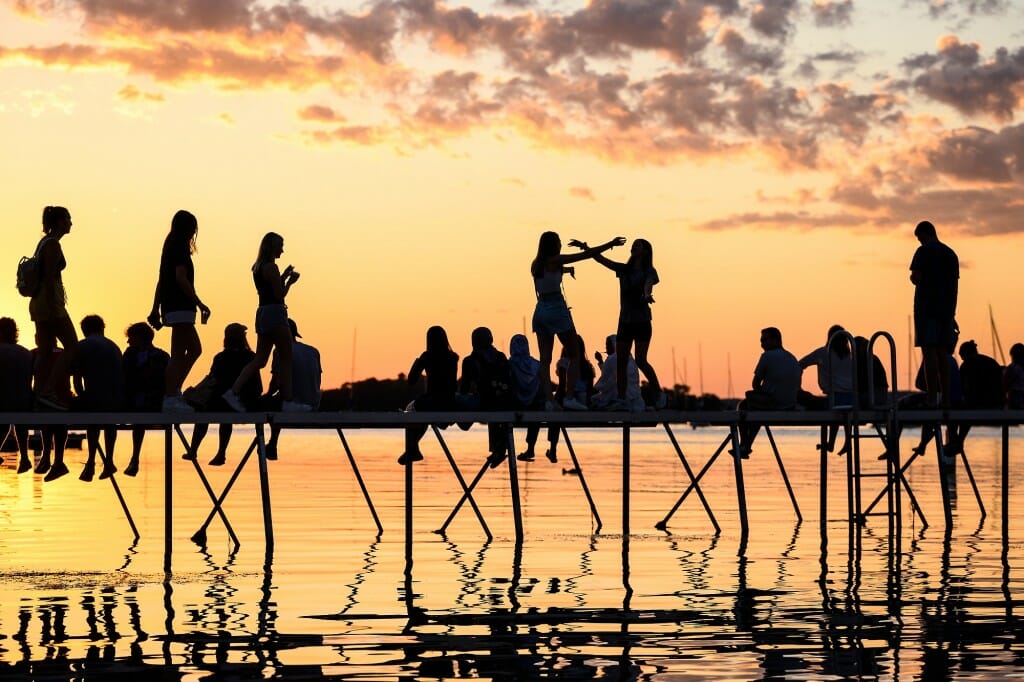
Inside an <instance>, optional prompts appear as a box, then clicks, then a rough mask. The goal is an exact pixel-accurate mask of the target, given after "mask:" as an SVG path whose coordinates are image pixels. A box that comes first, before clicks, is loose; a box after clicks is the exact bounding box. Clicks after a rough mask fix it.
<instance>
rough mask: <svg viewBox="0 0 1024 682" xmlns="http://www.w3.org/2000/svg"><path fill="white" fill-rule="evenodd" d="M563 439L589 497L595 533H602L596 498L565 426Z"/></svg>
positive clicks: (584, 491)
mask: <svg viewBox="0 0 1024 682" xmlns="http://www.w3.org/2000/svg"><path fill="white" fill-rule="evenodd" d="M561 428H562V438H563V440H565V446H566V447H567V448H568V449H569V458H570V459H572V465H573V467H574V468H575V469H576V474H577V475H578V476H579V477H580V484H581V485H582V486H583V494H584V495H586V496H587V504H589V505H590V513H591V514H592V515H593V516H594V521H596V522H597V527H596V528H595V529H594V532H600V531H601V526H602V525H603V524H602V523H601V516H600V515H599V514H598V513H597V505H596V504H594V496H593V495H591V494H590V487H589V486H587V479H586V477H584V476H583V468H582V467H581V466H580V461H579V459H577V458H576V450H575V449H574V448H573V446H572V441H571V440H569V431H568V430H567V429H566V428H565V427H564V426H563V427H561Z"/></svg>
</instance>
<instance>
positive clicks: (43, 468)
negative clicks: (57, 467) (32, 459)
mask: <svg viewBox="0 0 1024 682" xmlns="http://www.w3.org/2000/svg"><path fill="white" fill-rule="evenodd" d="M49 470H50V456H49V455H45V456H43V457H40V458H39V461H38V462H37V463H36V473H37V474H45V473H46V472H48V471H49Z"/></svg>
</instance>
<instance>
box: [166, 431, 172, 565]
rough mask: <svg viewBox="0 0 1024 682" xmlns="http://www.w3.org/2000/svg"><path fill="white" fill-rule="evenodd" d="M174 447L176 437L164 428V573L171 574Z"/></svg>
mask: <svg viewBox="0 0 1024 682" xmlns="http://www.w3.org/2000/svg"><path fill="white" fill-rule="evenodd" d="M173 447H174V436H173V435H172V433H171V426H170V425H169V424H168V425H167V426H165V427H164V573H170V572H171V546H172V544H173V539H172V532H171V527H172V525H173V524H172V523H171V521H172V519H171V516H172V513H171V510H172V508H173V507H172V506H171V500H172V499H173V498H174V486H173V484H172V478H171V459H172V458H173V457H174V455H173V454H171V452H172V450H173Z"/></svg>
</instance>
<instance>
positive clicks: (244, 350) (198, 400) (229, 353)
mask: <svg viewBox="0 0 1024 682" xmlns="http://www.w3.org/2000/svg"><path fill="white" fill-rule="evenodd" d="M246 330H247V328H246V326H245V325H244V324H240V323H238V322H232V323H231V324H229V325H228V326H227V327H225V328H224V350H222V351H221V352H219V353H217V354H216V355H215V356H213V364H212V365H210V374H209V375H208V376H207V377H206V378H205V379H203V381H202V382H200V386H197V387H196V389H197V390H192V389H189V390H188V391H185V400H188V401H189V403H190V404H191V405H192V406H193V407H194V408H196V409H197V410H201V411H203V412H228V411H230V410H231V409H232V408H231V407H229V406H228V404H227V403H226V402H224V399H223V397H222V396H223V394H224V392H225V391H228V390H231V386H232V385H234V384H235V382H236V381H237V379H238V375H239V374H241V373H242V369H243V368H245V367H246V366H247V365H248V364H249V363H251V362H252V360H253V358H254V357H255V356H256V354H255V353H254V352H253V351H252V348H250V347H249V340H248V338H246ZM200 387H202V388H203V389H205V390H198V389H199V388H200ZM262 393H263V382H262V380H261V379H260V375H259V372H256V373H255V374H253V375H252V376H251V377H250V378H249V379H248V381H246V382H245V383H244V384H242V387H241V391H240V392H239V394H238V397H239V399H240V400H241V401H242V404H243V405H244V406H245V407H246V408H249V409H252V408H255V407H257V406H258V405H259V400H260V395H261V394H262ZM219 426H220V439H219V444H218V447H217V454H216V456H214V458H213V459H211V460H210V464H211V465H213V466H220V465H222V464H224V462H225V461H226V455H227V449H228V444H229V443H230V442H231V432H232V426H231V424H220V425H219ZM209 430H210V426H209V424H196V426H195V430H194V431H192V444H191V445H190V446H189V449H188V452H186V453H185V454H184V455H182V459H190V460H191V459H195V458H196V454H197V453H198V451H199V445H200V444H201V443H202V442H203V439H204V438H205V437H206V434H207V432H208V431H209Z"/></svg>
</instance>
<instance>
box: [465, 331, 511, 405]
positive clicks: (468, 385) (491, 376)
mask: <svg viewBox="0 0 1024 682" xmlns="http://www.w3.org/2000/svg"><path fill="white" fill-rule="evenodd" d="M460 389H461V391H462V393H474V394H476V395H478V396H480V408H481V409H484V410H496V409H503V408H507V407H509V406H510V405H511V401H512V377H511V372H510V370H509V364H508V358H506V357H505V354H504V353H502V352H501V351H500V350H498V349H496V348H494V347H493V346H492V347H490V348H483V349H476V350H474V351H473V352H472V353H470V354H469V355H468V356H466V358H465V359H464V360H463V361H462V382H461V385H460Z"/></svg>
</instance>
